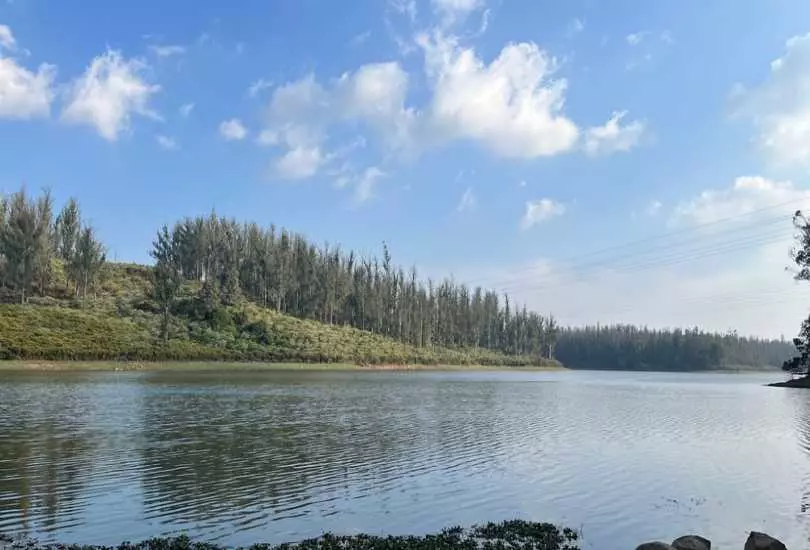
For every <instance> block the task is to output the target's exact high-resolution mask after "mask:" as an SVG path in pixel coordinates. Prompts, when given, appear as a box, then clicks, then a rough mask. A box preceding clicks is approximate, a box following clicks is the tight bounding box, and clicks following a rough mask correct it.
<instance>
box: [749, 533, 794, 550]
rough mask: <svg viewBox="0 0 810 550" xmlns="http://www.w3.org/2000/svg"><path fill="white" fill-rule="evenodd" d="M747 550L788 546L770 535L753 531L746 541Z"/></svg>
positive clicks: (772, 549) (785, 548) (777, 548)
mask: <svg viewBox="0 0 810 550" xmlns="http://www.w3.org/2000/svg"><path fill="white" fill-rule="evenodd" d="M745 550H787V547H786V546H785V545H784V544H782V542H781V541H779V540H777V539H775V538H773V537H772V536H770V535H766V534H765V533H757V532H756V531H751V534H750V535H748V540H747V541H745Z"/></svg>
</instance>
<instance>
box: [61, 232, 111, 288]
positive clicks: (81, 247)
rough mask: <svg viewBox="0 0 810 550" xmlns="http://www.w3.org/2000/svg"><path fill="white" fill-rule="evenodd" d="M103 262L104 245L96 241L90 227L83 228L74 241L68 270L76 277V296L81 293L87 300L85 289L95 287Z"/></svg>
mask: <svg viewBox="0 0 810 550" xmlns="http://www.w3.org/2000/svg"><path fill="white" fill-rule="evenodd" d="M104 261H105V251H104V245H102V244H101V243H100V242H99V241H98V240H97V239H96V236H95V233H94V231H93V228H92V227H90V226H85V227H83V228H82V231H81V233H80V234H79V238H78V240H77V241H76V248H75V251H74V254H73V259H72V261H71V269H70V271H71V272H72V273H74V274H75V275H76V296H79V293H80V292H81V295H82V298H87V289H89V288H90V287H91V286H93V287H94V286H95V284H96V281H97V279H98V275H99V273H100V272H101V268H102V266H103V265H104Z"/></svg>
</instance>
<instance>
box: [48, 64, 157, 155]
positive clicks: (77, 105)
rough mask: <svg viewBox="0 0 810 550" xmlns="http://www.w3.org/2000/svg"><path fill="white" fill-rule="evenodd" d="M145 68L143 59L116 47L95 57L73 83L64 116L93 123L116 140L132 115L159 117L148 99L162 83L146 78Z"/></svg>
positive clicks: (74, 121) (104, 136)
mask: <svg viewBox="0 0 810 550" xmlns="http://www.w3.org/2000/svg"><path fill="white" fill-rule="evenodd" d="M146 68H147V66H146V64H145V63H144V62H143V61H141V60H139V59H129V60H127V59H124V58H123V57H122V56H121V54H120V52H117V51H113V50H108V51H107V52H106V53H104V54H102V55H100V56H98V57H96V58H95V59H93V61H92V62H91V63H90V66H89V67H88V68H87V70H86V71H85V73H84V74H83V75H82V76H81V77H80V78H78V79H77V80H76V81H75V82H74V83H73V84H72V85H71V87H70V90H69V92H68V95H67V98H68V105H67V106H66V107H65V108H64V110H63V111H62V120H63V121H65V122H67V123H70V124H84V125H88V126H93V127H95V129H96V130H97V131H98V133H99V134H100V135H101V136H102V137H103V138H104V139H106V140H108V141H115V140H117V139H118V136H119V134H121V133H122V132H125V131H127V130H129V128H130V124H131V120H132V117H133V115H140V116H144V117H148V118H158V116H157V114H155V112H154V111H152V110H151V109H150V108H149V100H150V99H151V97H152V96H153V95H154V94H156V93H157V92H158V91H159V90H160V86H157V85H153V84H149V83H148V82H147V81H146V80H145V78H144V77H143V72H144V71H145V69H146Z"/></svg>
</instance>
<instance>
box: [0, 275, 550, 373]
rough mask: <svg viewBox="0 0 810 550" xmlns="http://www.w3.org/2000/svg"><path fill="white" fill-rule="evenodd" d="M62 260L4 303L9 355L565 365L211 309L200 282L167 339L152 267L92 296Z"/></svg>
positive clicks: (182, 301) (106, 279)
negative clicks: (73, 288) (38, 291)
mask: <svg viewBox="0 0 810 550" xmlns="http://www.w3.org/2000/svg"><path fill="white" fill-rule="evenodd" d="M53 267H54V269H53V277H52V283H51V286H50V287H49V289H48V292H47V293H46V297H36V296H34V297H30V298H29V299H28V303H27V304H26V305H20V304H16V303H4V304H2V305H0V358H2V359H43V360H145V361H159V360H205V361H208V360H222V361H269V362H281V361H284V362H320V363H357V364H375V365H376V364H389V363H390V364H425V365H435V364H448V365H468V364H478V365H493V366H495V365H503V366H554V365H558V363H557V362H556V361H551V360H546V359H542V358H539V357H534V358H533V357H528V356H516V355H506V354H503V353H499V352H495V351H489V350H485V349H478V350H475V349H451V348H447V347H440V346H433V347H421V348H419V347H416V346H413V345H409V344H405V343H402V342H399V341H396V340H394V339H393V338H389V337H386V336H382V335H379V334H375V333H373V332H370V331H364V330H360V329H356V328H352V327H348V326H343V325H334V324H333V325H330V324H326V323H321V322H318V321H313V320H307V319H299V318H296V317H292V316H289V315H283V314H281V313H278V312H276V311H273V310H271V309H269V308H263V307H261V306H258V305H256V304H253V303H251V302H249V301H247V300H240V301H239V302H238V303H237V304H235V305H232V306H223V305H216V306H211V307H209V306H207V305H206V304H205V301H204V299H203V298H202V297H201V290H202V289H201V285H200V284H198V283H186V284H184V285H183V287H182V288H181V291H180V293H179V298H178V300H177V304H176V306H175V307H174V308H173V311H172V315H171V320H170V326H169V338H168V340H167V341H164V340H163V338H162V337H161V315H160V312H159V308H158V306H157V304H156V303H155V302H154V301H153V300H152V298H151V287H152V283H151V277H152V274H151V268H150V267H147V266H142V265H135V264H116V263H108V264H105V266H104V268H103V272H102V275H101V277H100V281H99V285H98V288H97V291H96V294H95V296H91V297H88V298H86V299H77V298H75V296H73V295H72V294H71V293H70V292H69V290H68V284H67V281H66V280H65V277H64V269H63V266H62V264H61V262H59V261H58V260H55V261H54V266H53ZM5 298H6V300H5V301H6V302H8V301H9V300H10V299H11V298H12V296H11V295H9V294H7V295H6V296H5Z"/></svg>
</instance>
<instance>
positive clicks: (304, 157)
mask: <svg viewBox="0 0 810 550" xmlns="http://www.w3.org/2000/svg"><path fill="white" fill-rule="evenodd" d="M326 160H327V159H326V157H325V156H324V154H323V153H322V152H321V150H320V148H319V147H303V146H298V147H295V148H293V149H290V150H289V151H287V152H286V153H285V154H284V155H282V156H281V157H279V158H278V159H276V161H275V163H274V167H275V172H276V175H278V176H279V177H280V178H282V179H288V180H300V179H305V178H310V177H312V176H314V175H315V174H317V173H318V169H319V168H320V167H321V166H322V165H323V164H324V163H325V162H326Z"/></svg>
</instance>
